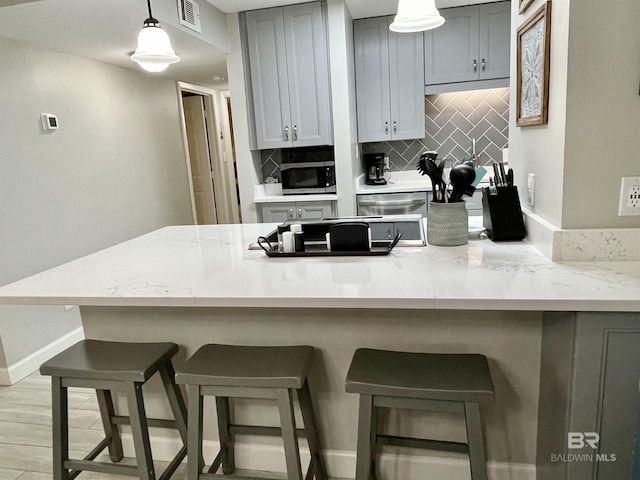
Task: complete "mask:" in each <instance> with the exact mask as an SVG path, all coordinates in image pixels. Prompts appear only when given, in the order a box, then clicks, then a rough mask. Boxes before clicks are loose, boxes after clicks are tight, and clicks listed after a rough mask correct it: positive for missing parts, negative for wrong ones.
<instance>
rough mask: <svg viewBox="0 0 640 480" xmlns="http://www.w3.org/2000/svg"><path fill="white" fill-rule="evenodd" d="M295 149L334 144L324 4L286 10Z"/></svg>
mask: <svg viewBox="0 0 640 480" xmlns="http://www.w3.org/2000/svg"><path fill="white" fill-rule="evenodd" d="M284 29H285V36H286V48H287V72H288V77H289V102H290V107H291V129H292V130H291V135H292V138H293V146H295V147H304V146H312V145H331V144H332V143H333V141H332V130H333V129H332V126H331V109H330V92H329V58H328V52H327V37H326V28H325V21H324V15H323V11H322V5H321V4H320V3H305V4H302V5H294V6H291V7H286V8H285V9H284Z"/></svg>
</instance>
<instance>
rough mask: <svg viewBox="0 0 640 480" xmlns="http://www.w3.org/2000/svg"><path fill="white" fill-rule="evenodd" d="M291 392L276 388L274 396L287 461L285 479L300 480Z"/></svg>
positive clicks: (300, 472) (300, 468) (300, 470)
mask: <svg viewBox="0 0 640 480" xmlns="http://www.w3.org/2000/svg"><path fill="white" fill-rule="evenodd" d="M291 392H292V391H291V390H290V389H278V390H276V398H277V400H278V409H279V410H280V424H281V426H282V441H283V443H284V456H285V459H286V461H287V480H302V467H301V466H300V450H299V449H298V434H297V432H296V419H295V415H294V410H293V398H292V395H291Z"/></svg>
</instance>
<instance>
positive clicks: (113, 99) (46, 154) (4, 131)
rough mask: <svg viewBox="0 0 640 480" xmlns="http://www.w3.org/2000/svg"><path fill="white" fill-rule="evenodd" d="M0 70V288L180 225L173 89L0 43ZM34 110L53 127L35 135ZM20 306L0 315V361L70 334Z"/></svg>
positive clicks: (68, 318)
mask: <svg viewBox="0 0 640 480" xmlns="http://www.w3.org/2000/svg"><path fill="white" fill-rule="evenodd" d="M0 63H2V66H3V68H2V69H1V70H0V122H1V123H0V246H1V247H0V285H3V284H6V283H9V282H12V281H14V280H17V279H20V278H24V277H26V276H29V275H31V274H33V273H36V272H39V271H42V270H45V269H47V268H50V267H53V266H55V265H58V264H61V263H64V262H66V261H69V260H72V259H74V258H77V257H80V256H83V255H85V254H88V253H91V252H94V251H96V250H99V249H102V248H105V247H108V246H110V245H113V244H115V243H118V242H121V241H124V240H127V239H130V238H132V237H135V236H137V235H140V234H143V233H146V232H149V231H151V230H155V229H157V228H160V227H162V226H165V225H170V224H185V223H191V222H192V215H191V203H190V197H189V190H188V181H187V176H186V175H187V174H186V159H185V154H184V147H183V142H182V134H181V130H180V115H179V103H178V99H177V98H178V97H177V91H176V86H175V83H174V82H173V81H170V80H160V79H157V78H153V77H152V76H150V75H148V74H144V73H137V72H135V71H131V70H125V69H122V68H118V67H113V66H109V65H106V64H102V63H99V62H95V61H91V60H87V59H84V58H80V57H76V56H71V55H66V54H61V53H56V52H52V51H49V50H43V49H39V48H35V47H31V46H29V45H26V44H23V43H17V42H13V41H9V40H5V39H0ZM43 112H47V113H54V114H56V115H58V119H59V123H60V130H58V131H56V132H54V133H50V134H46V133H43V132H42V131H41V127H40V114H41V113H43ZM25 308H27V307H21V308H14V307H3V308H2V309H0V335H1V336H2V342H3V344H4V350H5V354H6V355H7V357H8V358H6V359H0V362H4V363H5V364H10V363H13V362H15V361H16V360H18V359H19V357H21V356H26V355H28V354H30V353H33V352H34V351H35V350H38V349H40V348H42V347H43V346H45V345H46V344H47V343H48V342H49V341H50V340H51V338H56V337H60V336H62V335H64V334H66V333H68V332H69V331H70V329H73V328H76V327H78V326H79V325H80V324H79V320H78V316H77V311H73V310H71V311H70V312H68V313H64V312H59V311H58V310H59V307H58V310H56V311H55V312H54V311H51V312H50V313H46V312H45V311H43V310H38V315H37V316H38V317H39V318H38V322H36V323H33V319H34V318H35V317H34V313H33V312H34V310H31V311H28V312H27V311H25V310H24V309H25ZM35 325H38V327H36V326H35ZM18 337H20V340H19V342H20V343H15V342H18V340H17V338H18ZM16 345H19V348H18V349H16V348H14V347H15V346H16ZM7 360H8V362H7Z"/></svg>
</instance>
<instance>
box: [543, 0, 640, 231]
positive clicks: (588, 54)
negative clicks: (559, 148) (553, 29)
mask: <svg viewBox="0 0 640 480" xmlns="http://www.w3.org/2000/svg"><path fill="white" fill-rule="evenodd" d="M553 7H554V8H555V7H556V2H554V4H553ZM568 67H569V75H568V84H567V127H566V150H565V162H564V163H565V167H564V168H565V182H564V198H563V212H562V227H563V228H598V227H600V228H603V227H640V217H618V204H619V192H620V181H621V177H623V176H640V148H639V145H640V142H639V138H640V95H638V89H639V88H640V1H638V0H617V1H616V2H615V6H614V5H612V4H611V3H610V2H603V1H601V0H579V1H572V2H571V18H570V23H569V65H568Z"/></svg>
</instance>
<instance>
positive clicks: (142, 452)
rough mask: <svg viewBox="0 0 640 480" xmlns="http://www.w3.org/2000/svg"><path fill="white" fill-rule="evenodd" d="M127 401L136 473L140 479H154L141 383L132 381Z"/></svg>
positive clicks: (128, 389)
mask: <svg viewBox="0 0 640 480" xmlns="http://www.w3.org/2000/svg"><path fill="white" fill-rule="evenodd" d="M127 403H128V406H129V418H130V421H131V434H132V436H133V447H134V449H135V452H136V459H137V463H138V475H139V476H140V478H141V479H142V480H155V478H156V475H155V470H154V468H153V459H152V457H151V445H150V444H149V426H148V424H147V416H146V414H145V410H144V401H143V399H142V384H140V383H132V384H131V385H130V386H129V387H128V388H127Z"/></svg>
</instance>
